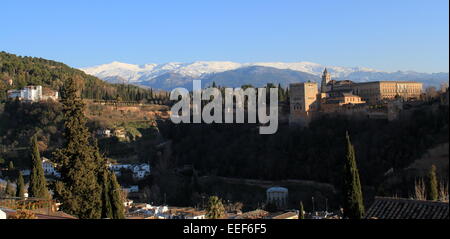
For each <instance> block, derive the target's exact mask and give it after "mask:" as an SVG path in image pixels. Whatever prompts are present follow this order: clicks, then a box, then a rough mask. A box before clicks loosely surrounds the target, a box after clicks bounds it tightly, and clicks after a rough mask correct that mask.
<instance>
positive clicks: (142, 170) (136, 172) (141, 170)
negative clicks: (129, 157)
mask: <svg viewBox="0 0 450 239" xmlns="http://www.w3.org/2000/svg"><path fill="white" fill-rule="evenodd" d="M149 174H150V165H148V164H145V163H144V164H140V165H135V166H134V167H133V176H134V177H135V178H137V179H143V178H144V177H145V176H147V175H149Z"/></svg>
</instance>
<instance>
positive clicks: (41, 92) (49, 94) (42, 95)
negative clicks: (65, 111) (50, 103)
mask: <svg viewBox="0 0 450 239" xmlns="http://www.w3.org/2000/svg"><path fill="white" fill-rule="evenodd" d="M8 98H9V99H16V98H17V99H19V100H23V101H28V102H38V101H45V100H49V99H51V100H54V101H56V100H58V98H59V93H58V92H57V91H53V90H51V89H48V88H42V86H40V85H38V86H26V87H24V88H23V89H21V90H9V91H8Z"/></svg>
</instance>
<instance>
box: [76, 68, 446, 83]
mask: <svg viewBox="0 0 450 239" xmlns="http://www.w3.org/2000/svg"><path fill="white" fill-rule="evenodd" d="M325 67H326V68H327V69H328V72H330V73H331V76H332V77H333V78H335V79H340V80H342V79H348V80H353V81H356V82H362V81H374V80H415V81H420V82H423V83H424V84H425V85H439V84H440V83H442V82H448V73H436V74H427V73H417V72H410V71H407V72H402V71H398V72H384V71H379V70H375V69H371V68H365V67H340V66H324V65H321V64H318V63H312V62H292V63H284V62H258V63H236V62H229V61H197V62H193V63H179V62H170V63H166V64H145V65H133V64H127V63H121V62H112V63H110V64H104V65H99V66H93V67H88V68H82V69H81V70H83V71H84V72H86V73H87V74H90V75H94V76H97V77H99V78H101V79H103V80H105V81H108V82H111V83H131V84H135V85H141V86H147V87H153V88H160V89H171V88H174V87H181V86H183V87H186V86H188V85H189V84H191V82H192V80H195V79H202V80H204V82H205V83H209V81H216V83H218V82H217V81H220V83H221V84H222V85H229V84H232V85H236V84H239V83H242V84H254V85H255V86H259V84H264V83H263V82H264V81H268V82H269V81H270V83H279V84H281V85H283V86H285V85H287V84H289V83H290V82H293V81H294V82H295V81H300V82H301V81H306V80H314V81H318V80H320V78H319V77H320V76H321V75H322V72H323V70H324V69H325ZM298 72H300V73H302V74H298ZM230 77H233V79H229V78H230ZM237 79H239V82H237ZM268 82H266V83H268ZM230 86H231V85H230Z"/></svg>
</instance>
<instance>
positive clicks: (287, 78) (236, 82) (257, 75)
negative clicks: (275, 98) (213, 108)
mask: <svg viewBox="0 0 450 239" xmlns="http://www.w3.org/2000/svg"><path fill="white" fill-rule="evenodd" d="M202 81H203V82H204V84H206V85H211V84H212V82H215V83H216V84H217V85H222V86H228V87H240V86H242V85H243V84H251V85H253V86H255V87H261V86H264V85H266V84H267V83H273V84H275V85H278V84H281V85H282V86H283V87H285V86H287V85H289V84H290V83H296V82H306V81H313V82H320V77H318V76H316V75H312V74H309V73H305V72H300V71H293V70H282V69H277V68H273V67H263V66H249V67H244V68H239V69H236V70H232V71H225V72H220V73H212V74H210V75H206V76H204V77H202Z"/></svg>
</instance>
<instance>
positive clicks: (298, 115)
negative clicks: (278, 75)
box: [289, 68, 422, 126]
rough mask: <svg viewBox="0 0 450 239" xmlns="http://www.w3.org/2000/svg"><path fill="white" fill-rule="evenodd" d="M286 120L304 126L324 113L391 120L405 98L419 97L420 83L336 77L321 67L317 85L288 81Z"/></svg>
mask: <svg viewBox="0 0 450 239" xmlns="http://www.w3.org/2000/svg"><path fill="white" fill-rule="evenodd" d="M289 89H290V92H289V94H290V115H289V123H290V124H299V125H304V126H307V125H308V124H309V123H310V122H311V121H312V120H314V118H316V117H318V116H321V115H324V114H342V115H349V116H352V117H361V118H375V119H387V120H394V119H397V118H398V117H399V113H400V112H401V111H402V109H403V105H404V103H405V102H409V103H412V102H415V101H419V100H420V99H421V97H422V83H419V82H410V81H409V82H408V81H374V82H363V83H355V82H352V81H349V80H343V81H336V80H332V79H331V74H330V73H329V72H328V70H327V69H326V68H325V70H324V72H323V75H322V82H321V85H320V89H319V86H318V84H317V83H315V82H305V83H295V84H290V87H289Z"/></svg>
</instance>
